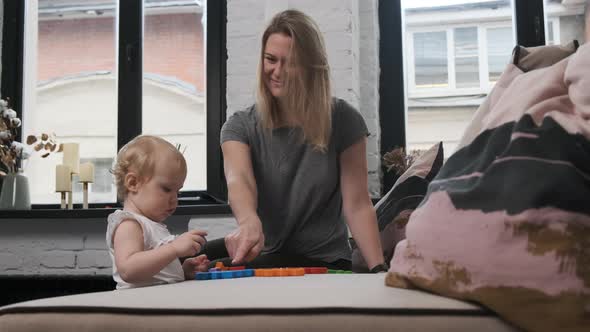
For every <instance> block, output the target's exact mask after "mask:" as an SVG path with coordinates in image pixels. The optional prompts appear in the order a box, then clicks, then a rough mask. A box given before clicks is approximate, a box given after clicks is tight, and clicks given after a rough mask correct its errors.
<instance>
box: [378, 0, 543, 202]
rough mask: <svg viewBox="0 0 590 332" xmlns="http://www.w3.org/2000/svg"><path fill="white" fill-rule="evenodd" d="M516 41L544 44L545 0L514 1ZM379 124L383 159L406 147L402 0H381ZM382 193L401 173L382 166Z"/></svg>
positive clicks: (524, 43)
mask: <svg viewBox="0 0 590 332" xmlns="http://www.w3.org/2000/svg"><path fill="white" fill-rule="evenodd" d="M512 4H513V8H512V9H513V11H514V16H513V21H514V27H515V29H516V43H517V44H518V45H522V46H525V47H531V46H541V45H545V24H544V19H545V18H544V14H543V10H544V0H514V1H513V2H512ZM378 8H379V9H378V14H379V36H380V41H379V65H380V68H381V72H380V74H379V125H380V128H381V137H380V138H381V140H380V142H381V148H380V153H381V158H383V155H384V154H385V153H387V152H388V151H391V150H392V149H394V148H396V147H403V148H406V127H405V122H406V108H405V100H406V97H405V96H406V91H405V84H406V82H405V77H404V69H403V68H404V65H405V63H404V55H403V47H402V46H403V38H404V37H403V31H404V27H403V19H402V17H403V9H402V5H401V0H379V2H378ZM381 173H382V174H383V176H382V180H381V181H382V182H381V196H384V195H385V194H387V192H388V191H389V190H390V189H391V188H392V187H393V185H394V184H395V181H396V180H397V178H398V176H396V175H395V174H394V173H393V172H388V171H387V168H386V167H385V166H383V165H381Z"/></svg>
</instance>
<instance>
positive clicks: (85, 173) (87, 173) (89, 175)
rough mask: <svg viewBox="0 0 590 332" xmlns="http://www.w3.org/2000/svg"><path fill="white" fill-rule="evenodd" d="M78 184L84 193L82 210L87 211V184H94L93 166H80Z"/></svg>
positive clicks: (85, 164) (86, 164)
mask: <svg viewBox="0 0 590 332" xmlns="http://www.w3.org/2000/svg"><path fill="white" fill-rule="evenodd" d="M79 182H80V183H82V187H83V188H82V191H83V193H84V201H83V203H82V208H84V209H88V184H89V183H92V182H94V165H93V164H91V163H83V164H80V181H79Z"/></svg>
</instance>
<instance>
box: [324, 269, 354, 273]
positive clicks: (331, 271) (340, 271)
mask: <svg viewBox="0 0 590 332" xmlns="http://www.w3.org/2000/svg"><path fill="white" fill-rule="evenodd" d="M328 273H330V274H351V273H352V271H346V270H328Z"/></svg>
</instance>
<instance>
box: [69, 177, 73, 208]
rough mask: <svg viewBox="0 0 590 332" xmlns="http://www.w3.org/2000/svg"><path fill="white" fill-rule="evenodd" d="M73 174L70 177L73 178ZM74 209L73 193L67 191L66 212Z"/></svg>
mask: <svg viewBox="0 0 590 332" xmlns="http://www.w3.org/2000/svg"><path fill="white" fill-rule="evenodd" d="M73 175H74V174H72V175H70V176H72V177H73ZM70 181H71V178H70ZM73 209H74V192H73V191H68V210H73Z"/></svg>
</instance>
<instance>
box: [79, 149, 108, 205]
mask: <svg viewBox="0 0 590 332" xmlns="http://www.w3.org/2000/svg"><path fill="white" fill-rule="evenodd" d="M113 161H114V159H113V158H92V159H86V158H81V159H80V162H81V163H86V162H90V163H92V164H93V165H94V182H93V183H90V184H89V187H88V190H89V193H90V194H89V196H88V198H89V199H90V197H94V201H95V202H109V201H110V200H111V198H112V197H113V195H115V196H116V195H117V188H116V187H115V183H114V182H113V175H112V174H111V172H110V170H111V167H112V165H113ZM73 191H74V196H73V197H74V198H77V200H76V203H81V202H82V184H81V183H80V182H77V181H74V187H73Z"/></svg>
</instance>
